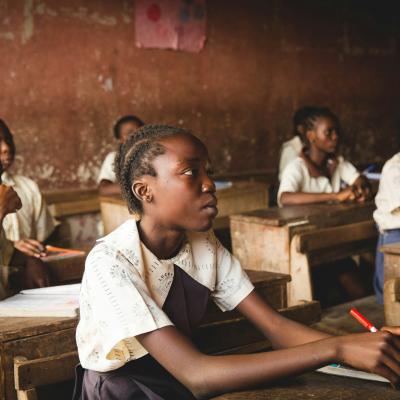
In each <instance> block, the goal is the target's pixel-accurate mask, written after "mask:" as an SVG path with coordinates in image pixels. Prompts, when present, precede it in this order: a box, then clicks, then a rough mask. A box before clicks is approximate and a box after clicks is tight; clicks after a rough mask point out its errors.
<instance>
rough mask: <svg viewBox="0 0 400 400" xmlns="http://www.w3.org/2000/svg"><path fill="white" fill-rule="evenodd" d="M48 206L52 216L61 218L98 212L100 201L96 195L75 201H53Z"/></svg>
mask: <svg viewBox="0 0 400 400" xmlns="http://www.w3.org/2000/svg"><path fill="white" fill-rule="evenodd" d="M49 208H50V212H51V214H52V215H53V217H56V218H62V217H67V216H71V215H79V214H87V213H94V212H99V211H100V203H99V199H98V197H93V198H89V199H83V200H77V201H66V202H63V203H55V204H52V205H50V206H49Z"/></svg>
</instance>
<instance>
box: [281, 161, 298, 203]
mask: <svg viewBox="0 0 400 400" xmlns="http://www.w3.org/2000/svg"><path fill="white" fill-rule="evenodd" d="M303 181H304V176H303V168H302V166H301V165H300V163H299V162H298V159H296V160H294V161H292V162H291V163H290V164H289V165H288V166H287V167H286V168H285V170H284V171H283V174H282V180H281V183H280V185H279V190H278V205H279V206H280V205H281V203H280V198H281V195H282V193H285V192H291V193H296V192H301V191H302V187H303Z"/></svg>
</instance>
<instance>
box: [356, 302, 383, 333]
mask: <svg viewBox="0 0 400 400" xmlns="http://www.w3.org/2000/svg"><path fill="white" fill-rule="evenodd" d="M350 314H351V315H352V316H353V317H354V318H355V319H356V320H357V321H358V322H359V323H360V324H361V325H362V326H364V327H365V328H367V329H368V330H369V331H370V332H378V329H377V328H375V326H374V325H372V323H371V322H369V321H368V320H367V318H365V317H364V316H363V315H362V314H361V313H360V312H359V311H358V310H357V309H356V308H355V307H353V308H352V309H351V310H350Z"/></svg>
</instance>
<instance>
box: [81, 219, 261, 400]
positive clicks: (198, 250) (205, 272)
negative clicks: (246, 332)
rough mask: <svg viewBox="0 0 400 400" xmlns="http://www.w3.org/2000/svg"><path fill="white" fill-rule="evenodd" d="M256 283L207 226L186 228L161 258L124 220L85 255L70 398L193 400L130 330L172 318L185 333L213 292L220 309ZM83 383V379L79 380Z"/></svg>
mask: <svg viewBox="0 0 400 400" xmlns="http://www.w3.org/2000/svg"><path fill="white" fill-rule="evenodd" d="M253 289H254V287H253V285H252V283H251V282H250V280H249V278H248V277H247V275H246V274H245V272H244V271H243V270H242V268H241V266H240V264H239V262H238V261H237V260H236V259H235V258H234V257H233V256H232V255H231V254H230V253H229V252H228V251H227V250H226V249H225V248H224V247H223V246H222V245H221V244H220V243H219V241H218V240H217V239H216V238H215V236H214V234H213V232H212V231H209V232H205V233H194V232H189V233H187V235H186V240H185V242H184V244H183V245H182V247H181V249H180V251H179V253H178V254H177V255H176V256H175V257H173V258H171V259H168V260H160V259H158V258H157V257H156V256H155V255H154V254H152V253H151V252H150V251H149V250H148V249H147V248H146V246H145V245H144V244H143V243H142V242H141V241H140V238H139V233H138V230H137V226H136V222H135V221H134V220H129V221H126V222H125V223H124V224H122V225H121V226H120V227H118V228H117V229H116V230H115V231H113V232H112V233H110V234H109V235H107V236H106V237H104V238H103V239H100V240H98V241H97V244H96V246H95V247H94V248H93V250H92V251H91V252H90V254H89V255H88V257H87V260H86V266H85V273H84V276H83V280H82V289H81V295H80V321H79V324H78V327H77V333H76V340H77V345H78V351H79V358H80V362H81V365H82V367H83V368H85V369H86V370H85V371H84V374H83V378H81V379H78V385H77V390H76V396H75V398H76V399H83V400H92V399H100V398H116V399H117V398H118V399H120V400H124V399H131V400H136V399H152V400H156V399H157V400H160V399H178V398H179V399H194V397H193V395H192V394H191V393H190V392H189V391H188V390H187V389H186V388H185V387H183V386H182V385H181V384H180V383H179V382H178V381H177V380H176V379H175V378H174V377H173V376H171V375H170V374H169V373H168V371H166V370H165V369H164V368H163V367H161V365H160V364H158V362H157V361H156V360H155V359H153V358H152V357H151V356H150V355H149V354H148V352H147V351H146V349H145V348H143V347H142V346H141V344H140V343H139V341H138V340H137V339H136V336H138V335H140V334H143V333H146V332H151V331H154V330H156V329H160V328H163V327H165V326H170V325H174V326H176V328H177V329H179V330H180V331H181V332H182V333H183V334H185V335H187V336H190V335H191V333H192V332H193V330H194V329H195V328H196V327H197V326H198V325H199V324H200V322H201V320H202V318H203V316H204V314H205V312H206V308H207V303H208V300H209V298H211V299H212V300H213V301H214V302H215V303H216V304H217V305H218V306H219V308H220V309H221V310H222V311H227V310H231V309H233V308H235V307H236V306H237V305H238V304H239V303H240V302H241V301H242V300H243V299H244V298H245V297H247V296H248V295H249V294H250V292H251V291H252V290H253ZM79 382H82V385H81V386H80V385H79Z"/></svg>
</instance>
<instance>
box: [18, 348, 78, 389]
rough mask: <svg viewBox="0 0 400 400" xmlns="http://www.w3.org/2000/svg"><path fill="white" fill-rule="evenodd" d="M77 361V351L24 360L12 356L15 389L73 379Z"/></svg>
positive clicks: (23, 358)
mask: <svg viewBox="0 0 400 400" xmlns="http://www.w3.org/2000/svg"><path fill="white" fill-rule="evenodd" d="M78 363H79V357H78V352H77V351H72V352H69V353H64V354H58V355H54V356H50V357H42V358H38V359H35V360H26V359H25V357H22V358H21V357H15V358H14V382H15V388H16V389H17V390H28V389H31V388H36V387H37V386H43V385H50V384H53V383H58V382H63V381H66V380H69V379H73V377H74V375H75V373H74V372H75V366H76V365H77V364H78Z"/></svg>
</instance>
